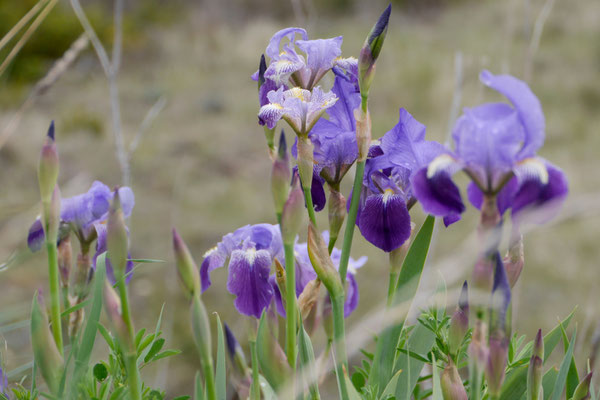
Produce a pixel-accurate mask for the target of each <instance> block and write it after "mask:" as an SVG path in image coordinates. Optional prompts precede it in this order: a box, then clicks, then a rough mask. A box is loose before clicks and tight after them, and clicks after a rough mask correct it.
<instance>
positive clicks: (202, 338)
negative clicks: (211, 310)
mask: <svg viewBox="0 0 600 400" xmlns="http://www.w3.org/2000/svg"><path fill="white" fill-rule="evenodd" d="M190 314H191V322H192V334H193V336H194V341H195V342H196V347H197V348H198V351H199V353H200V354H201V358H202V359H204V360H206V359H211V362H210V364H212V356H211V349H212V345H211V335H210V323H209V321H208V314H207V313H206V308H205V307H204V303H202V300H200V296H198V295H196V296H194V297H193V298H192V305H191V308H190Z"/></svg>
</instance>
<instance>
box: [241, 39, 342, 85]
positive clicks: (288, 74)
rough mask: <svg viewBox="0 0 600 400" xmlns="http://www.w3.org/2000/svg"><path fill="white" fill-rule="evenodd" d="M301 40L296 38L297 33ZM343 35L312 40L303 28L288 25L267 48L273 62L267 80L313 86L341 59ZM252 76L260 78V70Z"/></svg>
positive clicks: (265, 73)
mask: <svg viewBox="0 0 600 400" xmlns="http://www.w3.org/2000/svg"><path fill="white" fill-rule="evenodd" d="M298 35H299V36H300V39H296V37H297V36H298ZM341 46H342V37H341V36H338V37H335V38H331V39H316V40H308V34H307V33H306V31H305V30H304V29H301V28H286V29H282V30H280V31H279V32H277V33H275V35H273V37H272V38H271V40H270V41H269V45H268V46H267V49H266V51H265V53H266V55H267V56H268V57H269V59H270V62H269V65H268V66H267V67H266V69H265V71H264V78H265V79H266V81H271V82H273V84H274V85H275V86H277V87H281V86H283V85H287V86H289V87H293V86H299V87H302V88H305V89H312V88H313V87H314V86H315V85H316V84H317V83H318V82H319V81H320V80H321V78H323V76H324V75H325V74H326V73H327V72H328V71H329V70H330V69H331V68H333V67H334V66H335V65H336V64H337V63H338V62H340V61H341V59H340V56H341V54H342V49H341ZM252 78H253V79H254V80H258V79H259V72H257V73H255V74H254V75H253V76H252Z"/></svg>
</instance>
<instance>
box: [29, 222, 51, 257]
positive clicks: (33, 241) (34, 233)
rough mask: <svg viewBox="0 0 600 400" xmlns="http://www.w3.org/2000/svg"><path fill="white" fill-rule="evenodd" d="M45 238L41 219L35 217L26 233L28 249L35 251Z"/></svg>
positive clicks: (39, 247) (40, 246)
mask: <svg viewBox="0 0 600 400" xmlns="http://www.w3.org/2000/svg"><path fill="white" fill-rule="evenodd" d="M45 238H46V236H45V235H44V227H43V225H42V221H41V220H40V219H39V218H37V219H36V220H35V221H34V222H33V224H31V227H30V228H29V233H28V234H27V246H28V247H29V250H31V251H32V252H36V251H38V250H39V249H41V248H42V244H43V243H44V240H45Z"/></svg>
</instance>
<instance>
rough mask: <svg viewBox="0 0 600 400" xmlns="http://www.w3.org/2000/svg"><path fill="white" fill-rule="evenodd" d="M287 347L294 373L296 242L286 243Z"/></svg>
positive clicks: (284, 247) (293, 373)
mask: <svg viewBox="0 0 600 400" xmlns="http://www.w3.org/2000/svg"><path fill="white" fill-rule="evenodd" d="M283 249H284V252H285V292H286V293H285V314H286V319H285V322H286V325H285V349H286V354H287V358H288V362H289V364H290V367H292V375H295V371H296V271H295V263H296V262H295V257H294V244H293V243H285V244H284V245H283Z"/></svg>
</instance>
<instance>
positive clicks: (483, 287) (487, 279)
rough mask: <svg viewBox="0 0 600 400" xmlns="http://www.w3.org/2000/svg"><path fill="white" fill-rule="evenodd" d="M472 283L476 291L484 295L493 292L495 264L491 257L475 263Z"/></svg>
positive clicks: (483, 257)
mask: <svg viewBox="0 0 600 400" xmlns="http://www.w3.org/2000/svg"><path fill="white" fill-rule="evenodd" d="M472 282H473V287H474V288H475V290H477V291H479V292H481V293H482V294H487V293H490V292H491V291H492V287H493V286H494V262H493V260H492V259H491V258H490V257H489V256H487V255H485V256H481V257H480V258H479V259H478V260H477V261H476V262H475V267H474V268H473V280H472Z"/></svg>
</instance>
